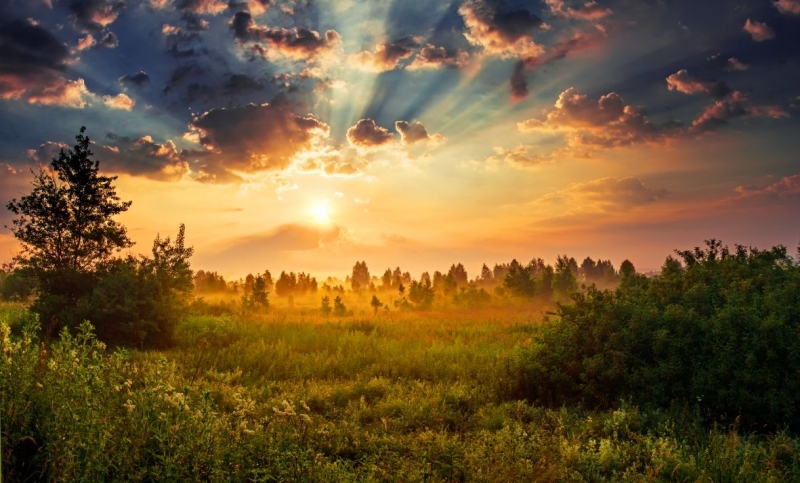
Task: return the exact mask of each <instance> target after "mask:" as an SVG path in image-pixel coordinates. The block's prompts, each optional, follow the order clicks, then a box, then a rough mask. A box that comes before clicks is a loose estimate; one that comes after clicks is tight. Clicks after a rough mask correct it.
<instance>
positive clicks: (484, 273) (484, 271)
mask: <svg viewBox="0 0 800 483" xmlns="http://www.w3.org/2000/svg"><path fill="white" fill-rule="evenodd" d="M492 278H494V277H493V276H492V271H491V270H489V267H487V266H486V264H485V263H484V264H483V267H481V280H483V281H484V282H488V281H490V280H492Z"/></svg>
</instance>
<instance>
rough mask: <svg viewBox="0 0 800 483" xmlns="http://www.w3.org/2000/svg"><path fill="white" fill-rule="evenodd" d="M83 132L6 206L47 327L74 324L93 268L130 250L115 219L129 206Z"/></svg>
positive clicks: (21, 261)
mask: <svg viewBox="0 0 800 483" xmlns="http://www.w3.org/2000/svg"><path fill="white" fill-rule="evenodd" d="M85 130H86V128H85V127H82V128H81V130H80V134H78V135H77V136H76V137H75V139H76V141H77V144H76V145H75V146H74V147H73V148H72V149H68V150H67V151H66V152H65V151H64V150H63V149H62V150H61V152H60V153H59V156H58V158H55V159H53V161H52V162H51V164H50V170H45V169H44V168H40V170H39V172H38V173H34V178H33V189H32V191H31V193H30V194H28V195H25V196H23V197H22V198H20V199H19V200H17V199H13V200H11V201H10V202H9V203H8V204H7V205H6V207H7V208H8V209H9V210H10V211H11V212H12V213H13V214H14V215H15V216H16V217H17V218H16V219H14V221H13V222H12V226H11V227H10V229H11V232H12V233H13V234H14V236H15V237H16V238H17V240H19V241H20V242H21V244H22V252H21V254H20V255H19V256H18V257H17V261H18V262H19V264H20V266H21V267H22V268H24V269H25V270H26V271H27V272H28V273H30V274H31V276H33V277H34V279H35V280H36V281H37V285H38V290H39V293H40V297H39V298H38V299H37V301H36V303H35V304H34V309H35V310H36V312H37V313H39V314H40V315H41V316H42V318H43V319H44V320H46V321H48V322H49V321H50V320H59V319H65V318H66V319H67V320H66V321H65V320H59V322H61V323H63V322H67V323H75V320H74V318H71V317H69V315H70V314H72V313H74V310H73V307H74V305H75V304H76V303H77V301H78V300H79V299H80V298H81V297H84V296H86V295H87V294H88V292H90V291H91V286H92V273H93V271H94V269H95V267H97V266H98V264H101V263H103V262H105V261H107V260H108V259H109V258H110V257H111V255H112V254H113V253H114V252H116V251H119V250H122V249H124V248H128V247H130V246H131V245H132V243H131V241H130V240H129V239H128V236H127V233H126V230H125V227H124V226H122V225H121V224H119V223H118V222H116V221H114V219H113V217H114V216H116V215H119V214H120V213H123V212H125V211H127V210H128V208H129V207H130V205H131V203H130V202H123V201H120V199H119V197H118V196H117V193H116V189H115V188H114V185H113V184H112V183H113V182H114V181H115V180H116V177H108V176H102V175H100V173H99V171H100V169H99V162H98V161H92V160H91V159H90V156H92V154H93V153H92V152H91V150H90V144H91V143H90V140H89V137H88V136H85V135H84V132H85ZM63 315H66V317H61V316H63Z"/></svg>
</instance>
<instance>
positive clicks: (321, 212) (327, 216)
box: [311, 201, 331, 225]
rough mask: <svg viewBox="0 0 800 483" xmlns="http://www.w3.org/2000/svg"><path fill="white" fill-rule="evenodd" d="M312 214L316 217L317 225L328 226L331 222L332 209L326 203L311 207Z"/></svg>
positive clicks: (321, 202)
mask: <svg viewBox="0 0 800 483" xmlns="http://www.w3.org/2000/svg"><path fill="white" fill-rule="evenodd" d="M311 213H312V214H313V215H314V221H316V222H317V223H320V224H323V225H327V224H328V223H330V222H331V207H330V206H328V203H327V202H325V201H320V202H318V203H315V204H314V206H312V207H311Z"/></svg>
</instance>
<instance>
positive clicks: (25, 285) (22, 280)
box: [0, 269, 35, 301]
mask: <svg viewBox="0 0 800 483" xmlns="http://www.w3.org/2000/svg"><path fill="white" fill-rule="evenodd" d="M28 273H29V272H28V271H26V270H22V269H16V270H12V271H10V272H5V271H0V299H2V300H16V301H23V300H27V299H28V298H29V297H30V296H31V295H32V294H33V291H34V284H35V281H34V280H33V279H32V277H30V276H29V275H28Z"/></svg>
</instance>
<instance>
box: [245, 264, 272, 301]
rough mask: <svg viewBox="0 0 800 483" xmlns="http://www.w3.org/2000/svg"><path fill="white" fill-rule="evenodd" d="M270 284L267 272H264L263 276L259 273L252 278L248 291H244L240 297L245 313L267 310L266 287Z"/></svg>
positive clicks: (267, 294)
mask: <svg viewBox="0 0 800 483" xmlns="http://www.w3.org/2000/svg"><path fill="white" fill-rule="evenodd" d="M270 283H271V278H270V274H269V271H266V272H265V273H264V274H263V275H262V274H260V273H259V274H257V275H256V276H255V277H253V281H252V284H250V287H249V290H246V291H245V293H244V294H243V295H242V308H243V309H244V310H246V311H249V310H255V309H260V310H267V309H269V299H268V296H269V292H268V290H269V289H268V287H269V285H270Z"/></svg>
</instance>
